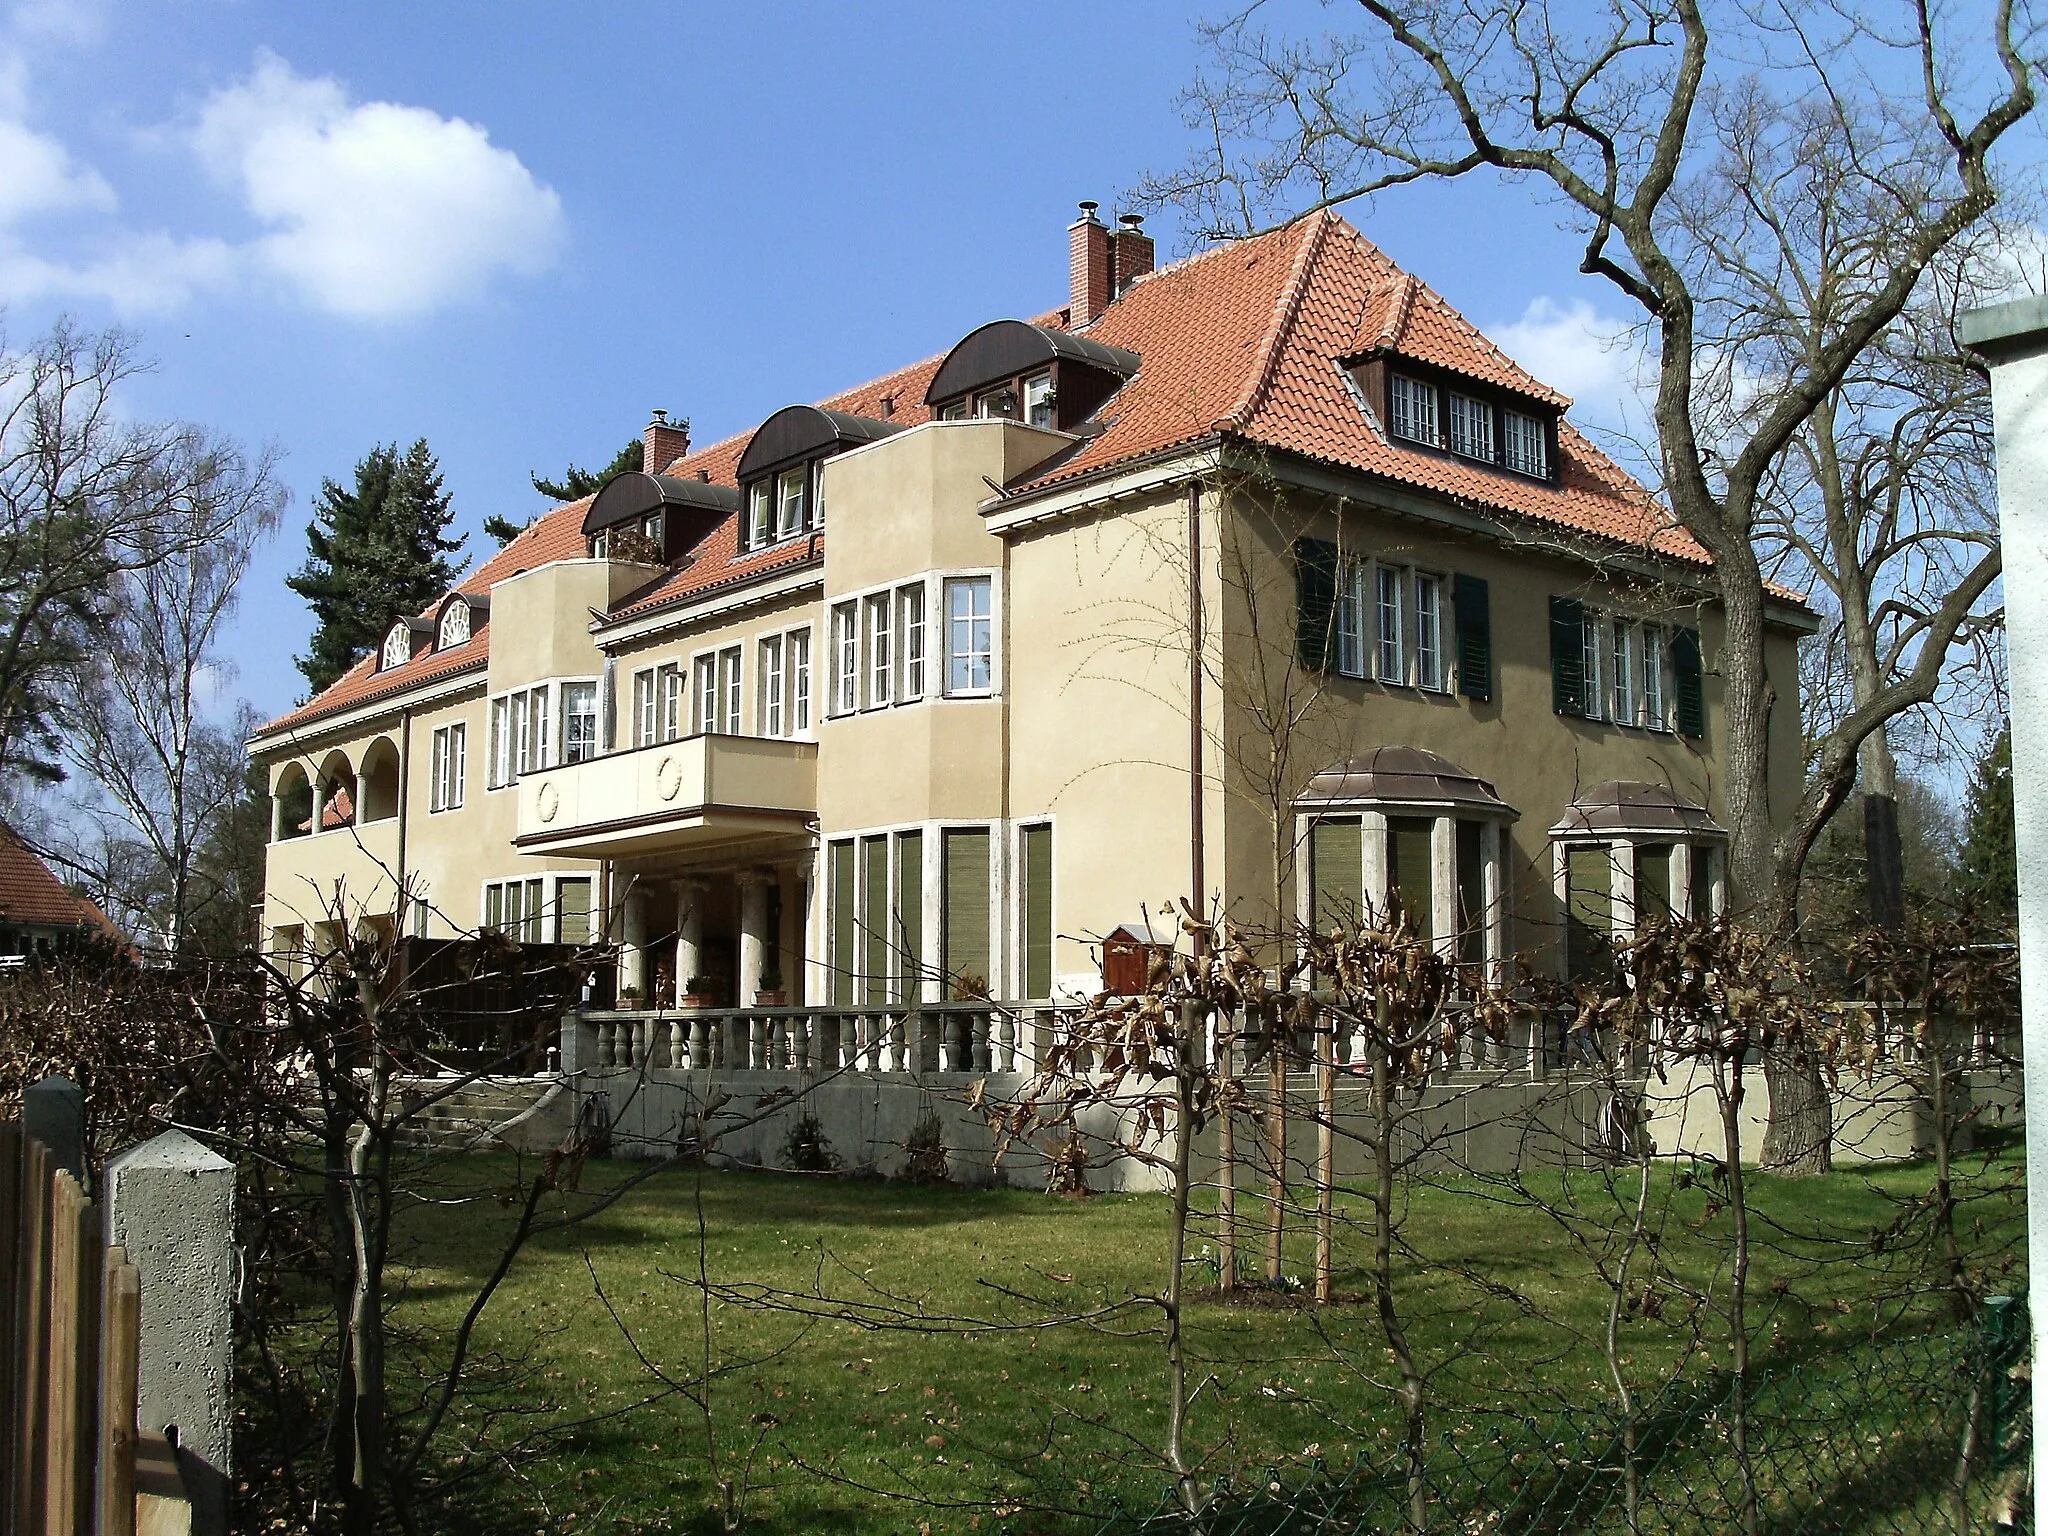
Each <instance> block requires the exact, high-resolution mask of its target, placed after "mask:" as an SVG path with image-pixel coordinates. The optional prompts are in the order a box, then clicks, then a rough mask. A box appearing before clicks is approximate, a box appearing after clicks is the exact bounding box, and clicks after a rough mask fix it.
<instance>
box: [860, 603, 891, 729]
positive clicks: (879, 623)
mask: <svg viewBox="0 0 2048 1536" xmlns="http://www.w3.org/2000/svg"><path fill="white" fill-rule="evenodd" d="M863 606H864V607H865V608H866V610H867V628H868V708H870V709H879V708H880V707H881V706H882V705H884V704H887V703H888V702H889V701H890V699H891V698H892V697H893V693H894V687H895V682H896V658H895V654H894V647H893V646H892V645H891V643H890V642H891V635H892V631H891V628H890V618H891V614H892V611H893V609H894V607H895V603H894V601H893V597H892V594H890V593H887V592H878V593H876V594H875V595H874V596H873V597H870V598H868V599H867V600H866V602H865V603H864V604H863Z"/></svg>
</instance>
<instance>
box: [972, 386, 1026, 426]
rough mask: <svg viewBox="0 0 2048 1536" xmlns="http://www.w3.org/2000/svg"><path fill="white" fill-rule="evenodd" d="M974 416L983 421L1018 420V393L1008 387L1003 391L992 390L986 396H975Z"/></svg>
mask: <svg viewBox="0 0 2048 1536" xmlns="http://www.w3.org/2000/svg"><path fill="white" fill-rule="evenodd" d="M974 414H975V415H977V416H979V417H981V418H982V419H983V420H994V419H997V418H1000V419H1002V420H1004V421H1016V420H1018V419H1019V415H1018V408H1017V391H1016V390H1014V389H1011V388H1009V387H1008V386H1007V385H1006V386H1004V387H1003V388H1002V389H992V390H990V391H989V392H988V393H987V394H985V395H977V396H975V400H974Z"/></svg>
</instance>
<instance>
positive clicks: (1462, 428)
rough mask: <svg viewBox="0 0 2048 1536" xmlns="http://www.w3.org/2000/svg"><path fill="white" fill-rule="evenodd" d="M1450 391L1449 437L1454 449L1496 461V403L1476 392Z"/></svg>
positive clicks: (1488, 461) (1487, 461)
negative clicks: (1465, 393)
mask: <svg viewBox="0 0 2048 1536" xmlns="http://www.w3.org/2000/svg"><path fill="white" fill-rule="evenodd" d="M1447 393H1448V394H1449V396H1450V410H1449V416H1450V421H1449V423H1448V425H1449V427H1450V432H1449V434H1448V439H1449V447H1450V450H1451V452H1453V453H1455V454H1457V455H1458V456H1459V457H1460V458H1465V459H1472V460H1475V461H1477V462H1478V463H1481V464H1491V463H1492V462H1493V461H1494V460H1493V403H1492V402H1491V401H1488V400H1481V399H1480V398H1478V397H1477V396H1476V395H1461V394H1459V393H1458V392H1457V391H1456V390H1450V391H1447Z"/></svg>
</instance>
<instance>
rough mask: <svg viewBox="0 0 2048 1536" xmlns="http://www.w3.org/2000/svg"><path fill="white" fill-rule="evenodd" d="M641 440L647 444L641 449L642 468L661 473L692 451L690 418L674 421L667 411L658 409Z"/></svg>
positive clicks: (653, 472)
mask: <svg viewBox="0 0 2048 1536" xmlns="http://www.w3.org/2000/svg"><path fill="white" fill-rule="evenodd" d="M640 440H641V442H642V443H643V444H644V445H645V446H643V447H642V448H641V450H640V468H641V469H642V470H643V471H644V472H645V473H647V474H650V475H658V474H661V473H663V472H664V471H665V470H667V468H668V467H669V465H671V464H673V463H675V461H676V460H677V459H680V458H681V457H682V456H683V455H684V454H686V453H688V452H689V451H690V421H689V418H688V417H687V416H686V417H683V418H681V419H680V420H677V421H673V422H672V421H670V420H669V419H668V412H667V411H656V412H655V413H654V419H653V420H652V421H650V422H648V423H647V430H646V432H645V433H643V434H642V435H641V439H640Z"/></svg>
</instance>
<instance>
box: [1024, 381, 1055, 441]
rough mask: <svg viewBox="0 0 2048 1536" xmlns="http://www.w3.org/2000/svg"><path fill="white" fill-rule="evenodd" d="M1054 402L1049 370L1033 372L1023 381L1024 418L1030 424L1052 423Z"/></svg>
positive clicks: (1047, 424) (1048, 425) (1041, 425)
mask: <svg viewBox="0 0 2048 1536" xmlns="http://www.w3.org/2000/svg"><path fill="white" fill-rule="evenodd" d="M1056 404H1057V400H1056V397H1055V396H1054V395H1053V392H1052V374H1051V372H1050V371H1048V372H1045V373H1034V374H1033V375H1032V376H1031V377H1030V378H1028V379H1026V380H1025V381H1024V419H1025V420H1026V421H1028V422H1030V423H1031V425H1032V426H1034V427H1050V426H1051V425H1053V408H1054V406H1055V405H1056Z"/></svg>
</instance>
